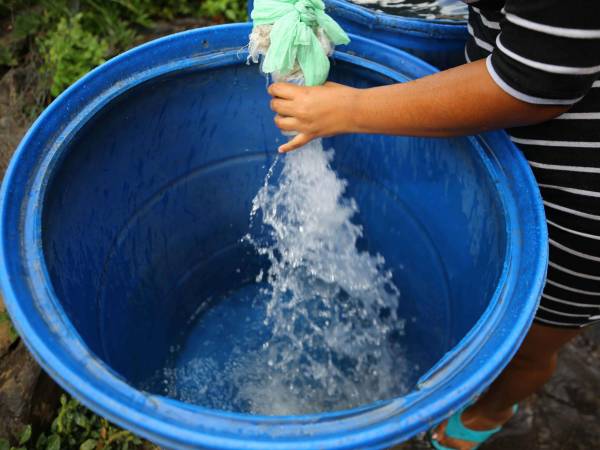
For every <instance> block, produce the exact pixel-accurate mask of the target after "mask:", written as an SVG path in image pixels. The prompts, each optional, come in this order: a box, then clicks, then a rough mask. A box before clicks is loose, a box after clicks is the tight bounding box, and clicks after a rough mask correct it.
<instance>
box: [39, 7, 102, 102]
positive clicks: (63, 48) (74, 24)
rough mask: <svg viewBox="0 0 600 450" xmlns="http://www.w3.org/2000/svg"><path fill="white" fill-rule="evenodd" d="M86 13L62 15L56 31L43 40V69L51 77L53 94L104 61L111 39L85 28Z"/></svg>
mask: <svg viewBox="0 0 600 450" xmlns="http://www.w3.org/2000/svg"><path fill="white" fill-rule="evenodd" d="M82 20H83V14H81V13H79V14H76V15H75V16H73V17H70V18H65V17H63V18H62V19H61V20H60V22H59V23H58V26H57V28H56V29H55V30H53V31H52V32H51V33H49V34H48V35H47V36H46V37H45V38H44V39H43V40H42V41H41V45H40V48H41V51H42V55H43V58H44V62H45V67H44V70H45V71H47V73H48V74H49V78H50V79H51V87H50V93H51V94H52V95H53V96H57V95H59V94H60V93H61V92H62V91H63V90H64V89H65V88H67V87H68V86H70V85H71V84H72V83H73V82H75V81H76V80H78V79H79V78H81V77H82V76H83V75H85V74H86V73H87V72H88V71H89V70H90V69H92V68H94V67H96V66H97V65H99V64H102V63H103V62H104V61H105V59H104V58H105V57H106V56H107V54H108V48H109V46H108V42H107V41H106V40H104V39H99V38H98V37H96V36H94V35H93V34H92V33H90V32H89V31H87V30H85V29H84V28H83V27H82V24H81V22H82Z"/></svg>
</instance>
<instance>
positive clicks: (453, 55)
mask: <svg viewBox="0 0 600 450" xmlns="http://www.w3.org/2000/svg"><path fill="white" fill-rule="evenodd" d="M325 4H326V6H327V13H328V14H329V15H331V16H332V17H333V18H334V19H335V20H336V21H337V22H338V23H339V24H340V25H341V26H342V27H343V28H344V29H345V30H346V31H347V32H349V33H353V34H357V35H359V36H362V37H366V38H369V39H373V40H375V41H379V42H383V43H384V44H388V45H391V46H392V47H396V48H399V49H402V50H405V51H407V52H409V53H411V54H413V55H416V56H418V57H419V58H421V59H423V60H425V61H427V62H428V63H430V64H433V65H434V66H435V67H437V68H439V69H448V68H450V67H454V66H458V65H460V64H464V63H465V62H466V61H465V44H466V41H467V37H468V31H467V25H466V22H465V21H459V20H449V19H435V20H430V19H421V18H418V17H403V16H396V15H393V14H387V13H385V12H380V11H375V10H372V9H368V8H365V7H364V6H360V5H356V4H354V3H352V2H349V1H348V0H325ZM252 7H253V1H252V0H250V1H249V2H248V11H249V12H251V11H252Z"/></svg>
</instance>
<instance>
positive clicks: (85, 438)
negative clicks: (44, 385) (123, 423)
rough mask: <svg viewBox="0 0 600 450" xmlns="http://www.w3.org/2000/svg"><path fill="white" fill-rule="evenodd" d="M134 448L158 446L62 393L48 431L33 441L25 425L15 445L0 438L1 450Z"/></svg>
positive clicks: (125, 449) (29, 427)
mask: <svg viewBox="0 0 600 450" xmlns="http://www.w3.org/2000/svg"><path fill="white" fill-rule="evenodd" d="M27 449H35V450H136V449H146V450H149V449H158V448H157V447H155V446H153V445H152V444H150V443H148V442H144V441H142V440H141V439H140V438H138V437H137V436H135V435H134V434H132V433H130V432H129V431H126V430H122V429H120V428H117V427H115V426H113V425H111V424H110V423H109V422H108V421H107V420H106V419H102V418H100V417H98V416H96V415H95V414H94V413H92V412H91V411H89V410H88V409H86V408H85V407H83V406H82V405H81V404H80V403H79V402H78V401H77V400H75V399H73V398H68V397H67V396H66V395H63V396H62V397H61V399H60V408H59V410H58V415H57V417H56V418H55V419H54V421H53V423H52V427H51V429H50V431H49V432H48V433H41V434H40V435H39V436H38V438H37V439H36V440H35V443H34V442H33V440H32V429H31V426H29V425H28V426H27V427H25V429H24V430H23V432H22V433H21V436H20V437H19V442H18V447H11V446H10V443H9V442H8V441H7V440H6V439H0V450H27Z"/></svg>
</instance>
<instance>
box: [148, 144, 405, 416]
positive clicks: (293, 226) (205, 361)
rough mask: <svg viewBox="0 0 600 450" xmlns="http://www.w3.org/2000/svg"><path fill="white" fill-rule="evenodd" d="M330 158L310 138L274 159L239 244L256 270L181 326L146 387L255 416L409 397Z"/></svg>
mask: <svg viewBox="0 0 600 450" xmlns="http://www.w3.org/2000/svg"><path fill="white" fill-rule="evenodd" d="M333 155H334V153H333V151H332V150H330V151H324V150H323V147H322V143H321V141H315V142H312V143H310V144H308V145H307V146H305V147H303V148H302V149H300V150H298V151H295V152H293V153H291V154H288V155H287V156H286V157H285V158H277V159H276V160H275V162H274V163H273V165H272V166H271V167H270V168H269V170H268V173H267V176H266V178H265V182H264V185H263V186H262V188H261V189H260V190H259V192H258V193H257V195H256V197H255V198H254V201H253V207H252V211H251V213H250V233H249V234H248V235H247V236H245V237H244V238H243V239H242V241H241V243H240V244H241V245H244V246H247V247H249V248H250V249H253V250H254V251H255V252H256V253H257V254H258V257H259V258H260V259H262V260H264V261H265V264H264V265H263V267H264V268H263V270H261V271H260V273H259V274H258V276H256V278H255V280H254V281H253V282H250V283H249V284H247V285H245V286H243V287H240V288H238V289H237V290H236V291H234V292H229V293H227V294H225V295H224V296H223V297H222V298H220V299H219V298H215V299H214V300H213V301H212V302H211V303H210V304H209V305H208V306H207V304H206V303H205V302H204V303H203V304H202V305H201V307H200V309H199V312H198V315H197V317H196V315H194V317H192V318H191V321H192V322H193V323H191V322H190V324H189V328H190V329H191V330H194V331H192V333H200V335H199V336H198V335H197V336H191V337H188V338H187V343H186V344H185V345H184V347H185V348H184V349H179V348H175V349H173V351H172V357H171V360H170V362H168V364H167V368H165V369H161V370H160V371H159V372H158V374H157V375H156V377H154V379H152V380H150V382H149V383H147V384H146V385H145V386H146V387H145V389H146V390H150V391H153V392H157V390H158V392H160V393H162V394H163V395H168V396H170V397H173V398H176V399H179V400H182V401H186V402H190V403H195V404H200V405H202V406H206V407H209V408H213V409H222V410H229V411H237V412H249V413H252V414H261V415H297V414H308V413H316V412H323V411H334V410H340V409H346V408H352V407H355V406H358V405H362V404H367V403H371V402H373V401H377V400H382V399H389V398H393V397H396V396H399V395H403V394H405V393H406V392H407V391H408V388H409V387H410V386H408V385H407V383H406V380H407V379H410V371H411V370H412V369H411V368H409V364H408V362H407V359H406V357H405V355H404V349H403V348H402V346H401V344H400V338H401V336H402V334H403V332H404V321H403V320H401V319H400V318H399V317H398V316H397V310H398V301H399V296H400V294H399V292H398V289H397V288H396V286H395V285H394V283H393V281H392V273H391V272H390V271H389V270H386V268H385V261H384V258H383V257H382V256H380V255H372V254H370V253H368V252H366V251H360V250H359V249H358V247H357V244H358V242H359V240H360V239H361V238H362V237H363V229H362V227H361V226H360V225H358V224H356V223H354V222H353V219H354V218H355V216H356V214H357V212H358V208H357V205H356V203H355V201H354V200H352V199H349V198H347V197H346V196H345V193H346V188H347V183H346V182H345V181H344V180H342V179H340V178H338V176H337V175H336V173H335V172H334V171H333V170H332V168H331V167H330V163H331V161H332V159H333ZM282 160H283V163H281V161H282ZM279 169H280V170H279ZM223 264H224V265H223V270H236V271H237V270H239V269H233V268H228V267H227V263H226V262H223ZM232 311H236V312H237V313H236V314H237V317H232ZM236 314H234V315H236ZM184 341H186V339H184ZM190 342H193V343H194V344H193V345H192V344H190ZM157 385H159V387H158V388H156V386H157Z"/></svg>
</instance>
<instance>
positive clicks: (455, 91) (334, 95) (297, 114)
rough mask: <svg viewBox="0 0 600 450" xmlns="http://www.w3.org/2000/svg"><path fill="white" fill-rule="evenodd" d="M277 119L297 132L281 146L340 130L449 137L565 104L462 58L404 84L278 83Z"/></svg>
mask: <svg viewBox="0 0 600 450" xmlns="http://www.w3.org/2000/svg"><path fill="white" fill-rule="evenodd" d="M269 93H270V94H271V95H272V96H273V97H274V98H273V100H272V102H271V107H272V109H273V110H274V111H275V112H276V113H277V116H276V117H275V123H276V124H277V126H278V127H279V128H281V129H282V130H283V131H296V132H298V133H299V134H298V135H297V136H296V137H295V138H294V139H292V140H291V141H290V142H288V143H287V144H284V145H282V146H281V147H280V149H279V151H281V152H287V151H291V150H295V149H297V148H299V147H301V146H302V145H305V144H306V143H308V142H309V141H311V140H312V139H316V138H319V137H325V136H332V135H336V134H341V133H381V134H393V135H405V136H406V135H408V136H432V137H446V136H458V135H470V134H477V133H480V132H483V131H487V130H492V129H499V128H509V127H515V126H522V125H531V124H535V123H540V122H545V121H547V120H550V119H552V118H554V117H556V116H558V115H560V114H561V113H563V112H564V111H566V110H568V109H569V108H570V105H558V106H557V105H539V104H532V103H526V102H524V101H521V100H518V99H516V98H515V97H513V96H511V95H509V94H507V93H506V92H505V91H504V90H502V89H501V88H500V87H499V86H498V85H497V84H496V82H495V81H494V80H493V79H492V78H491V76H490V74H489V72H488V70H487V68H486V61H485V60H481V61H477V62H473V63H470V64H465V65H462V66H460V67H456V68H454V69H450V70H446V71H443V72H439V73H436V74H434V75H430V76H427V77H424V78H421V79H418V80H414V81H410V82H407V83H401V84H394V85H390V86H382V87H376V88H370V89H354V88H350V87H347V86H343V85H339V84H335V83H327V84H326V85H324V86H319V87H311V88H307V87H300V86H296V85H292V84H287V83H275V84H273V85H271V86H270V88H269Z"/></svg>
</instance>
